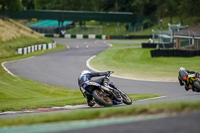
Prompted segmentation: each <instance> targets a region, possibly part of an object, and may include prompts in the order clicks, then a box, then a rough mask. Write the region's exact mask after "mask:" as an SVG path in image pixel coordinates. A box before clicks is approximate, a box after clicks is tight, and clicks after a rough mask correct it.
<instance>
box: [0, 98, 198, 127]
mask: <svg viewBox="0 0 200 133" xmlns="http://www.w3.org/2000/svg"><path fill="white" fill-rule="evenodd" d="M197 110H198V111H199V110H200V102H178V103H157V104H155V103H154V104H146V105H137V106H124V107H111V108H96V109H94V108H92V109H91V108H90V109H84V110H72V111H69V112H68V113H58V114H48V115H28V116H22V117H16V118H1V119H0V127H5V126H14V125H30V124H36V123H47V122H59V121H75V120H91V119H102V118H109V117H122V116H134V115H146V114H158V113H173V112H188V111H197Z"/></svg>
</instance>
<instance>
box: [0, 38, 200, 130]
mask: <svg viewBox="0 0 200 133" xmlns="http://www.w3.org/2000/svg"><path fill="white" fill-rule="evenodd" d="M55 40H56V42H57V43H59V44H65V45H68V46H69V47H70V49H68V50H63V51H59V52H54V53H49V54H45V55H41V56H36V57H31V58H27V59H22V60H17V61H11V62H7V63H5V64H4V66H5V67H6V68H7V69H8V70H9V71H10V72H12V73H13V74H14V75H16V76H19V77H24V78H27V79H30V80H34V81H37V82H41V83H45V84H49V85H54V86H64V87H67V88H71V89H79V88H78V84H77V79H78V77H79V74H80V72H81V71H82V70H84V69H88V68H87V66H86V61H87V60H88V59H89V58H90V57H92V56H93V55H97V54H99V53H100V52H102V51H103V50H105V49H106V48H108V47H109V45H108V43H113V42H114V43H140V42H133V41H129V42H124V41H109V42H108V41H106V43H105V42H104V41H102V40H98V41H97V43H96V40H74V39H55ZM86 45H88V48H86ZM177 71H178V70H177ZM152 73H153V72H152ZM144 76H145V75H144ZM110 79H111V81H113V82H114V83H115V84H116V85H117V86H118V87H119V88H120V89H121V90H123V91H125V92H126V93H128V94H144V93H154V94H161V95H163V96H165V97H162V98H159V99H154V100H152V99H151V100H147V101H137V102H133V104H141V103H147V102H160V101H161V102H165V101H166V102H169V101H170V102H174V101H194V100H200V93H195V92H192V91H185V90H184V88H183V87H181V86H180V85H179V83H178V82H152V81H138V80H128V79H121V78H114V77H111V78H110ZM199 116H200V115H199V113H189V114H186V115H178V116H176V117H167V118H161V119H152V120H144V121H137V122H129V123H120V124H108V125H106V126H96V127H90V128H85V129H77V130H70V131H69V130H67V131H61V130H60V129H59V123H57V124H58V126H57V125H56V128H57V129H58V130H56V132H60V133H62V132H70V133H79V132H80V133H88V132H96V133H102V132H109V133H110V132H114V133H122V132H136V133H146V132H148V133H155V132H158V133H160V132H163V133H172V132H175V133H188V132H193V133H197V132H198V129H199V126H198V125H199ZM8 117H9V116H8ZM33 126H34V125H33ZM48 126H50V125H47V127H48ZM4 129H5V131H9V130H10V129H11V130H13V129H12V127H11V128H3V130H4ZM20 129H21V130H22V129H23V128H21V127H19V128H18V127H16V130H17V131H19V130H20ZM25 129H27V130H23V131H24V132H26V131H28V132H29V130H30V128H29V127H25ZM46 129H48V128H46ZM44 132H45V131H44Z"/></svg>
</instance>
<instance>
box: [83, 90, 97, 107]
mask: <svg viewBox="0 0 200 133" xmlns="http://www.w3.org/2000/svg"><path fill="white" fill-rule="evenodd" d="M80 91H81V92H82V93H83V96H84V97H85V98H86V99H87V103H88V106H90V107H92V106H94V104H95V102H94V101H93V97H92V95H90V94H88V93H87V92H86V91H85V90H84V89H83V88H82V87H80Z"/></svg>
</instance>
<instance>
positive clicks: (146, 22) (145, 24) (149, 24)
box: [142, 19, 153, 29]
mask: <svg viewBox="0 0 200 133" xmlns="http://www.w3.org/2000/svg"><path fill="white" fill-rule="evenodd" d="M142 25H143V28H144V29H147V28H150V27H152V26H153V23H152V21H151V20H149V19H145V20H144V21H143V22H142Z"/></svg>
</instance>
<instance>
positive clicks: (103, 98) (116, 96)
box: [82, 71, 132, 107]
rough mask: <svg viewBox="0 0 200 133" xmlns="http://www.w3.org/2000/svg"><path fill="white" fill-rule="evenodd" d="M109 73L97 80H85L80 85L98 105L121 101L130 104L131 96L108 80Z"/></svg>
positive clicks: (119, 102)
mask: <svg viewBox="0 0 200 133" xmlns="http://www.w3.org/2000/svg"><path fill="white" fill-rule="evenodd" d="M112 73H114V71H111V72H110V74H112ZM110 74H109V75H106V76H105V77H104V78H101V79H98V80H92V81H87V82H85V83H84V84H83V85H82V87H83V89H85V91H86V93H87V94H89V95H92V96H93V97H94V100H95V102H96V103H97V104H99V105H100V106H105V107H110V106H112V105H118V104H122V103H125V104H127V105H130V104H132V100H131V98H130V97H129V96H128V95H127V94H126V93H125V92H123V91H121V90H120V89H119V88H117V87H116V86H115V85H114V84H113V83H112V82H110V80H109V79H108V77H109V76H110Z"/></svg>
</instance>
